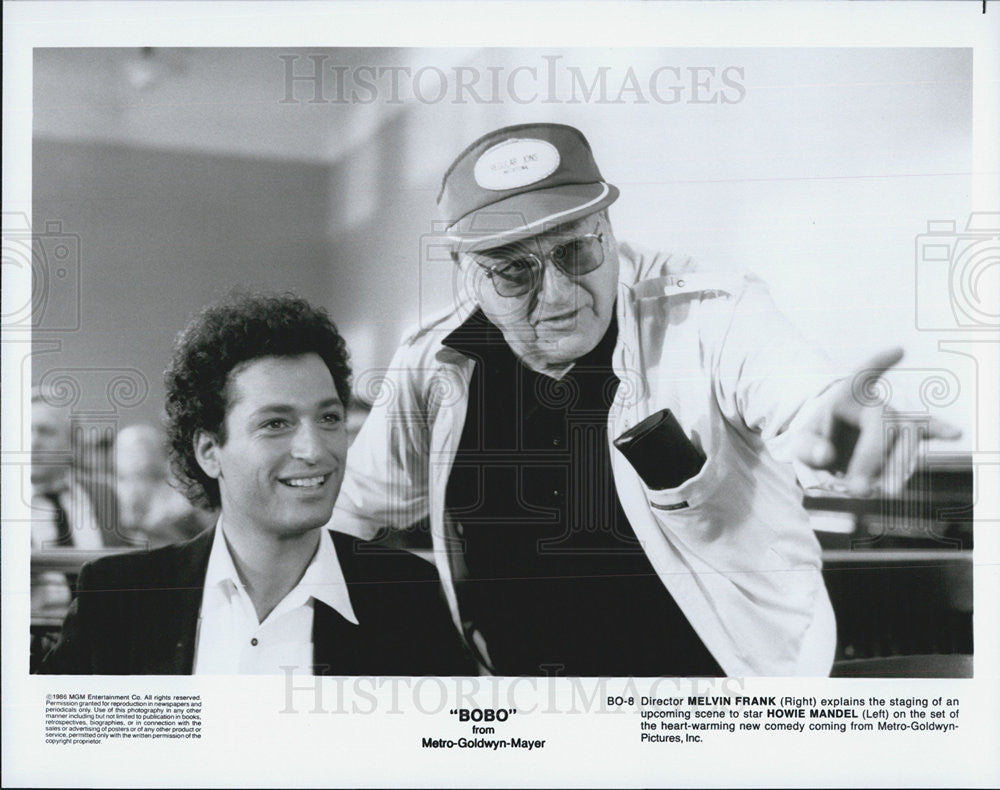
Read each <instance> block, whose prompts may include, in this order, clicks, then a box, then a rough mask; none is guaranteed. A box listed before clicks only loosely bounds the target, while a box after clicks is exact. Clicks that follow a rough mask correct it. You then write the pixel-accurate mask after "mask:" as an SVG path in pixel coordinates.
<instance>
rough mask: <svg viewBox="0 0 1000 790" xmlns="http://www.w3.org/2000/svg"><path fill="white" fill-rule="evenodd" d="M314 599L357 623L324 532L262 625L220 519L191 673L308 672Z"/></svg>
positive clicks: (311, 645)
mask: <svg viewBox="0 0 1000 790" xmlns="http://www.w3.org/2000/svg"><path fill="white" fill-rule="evenodd" d="M315 601H322V602H323V603H325V604H326V605H327V606H330V607H331V608H333V609H334V610H336V611H337V612H339V613H340V614H341V616H343V617H344V618H345V619H346V620H349V621H350V622H352V623H354V624H355V625H357V623H358V619H357V617H355V615H354V609H353V608H352V607H351V599H350V596H349V595H348V592H347V584H346V582H345V580H344V574H343V571H342V570H341V568H340V562H339V561H338V559H337V551H336V549H335V548H334V546H333V541H332V540H331V539H330V536H329V535H328V534H327V532H326V530H325V529H324V530H323V531H322V533H321V535H320V541H319V548H318V549H317V550H316V553H315V554H314V555H313V558H312V560H310V562H309V565H308V566H307V567H306V570H305V573H304V574H303V575H302V578H301V579H300V580H299V583H298V584H296V585H295V587H293V588H292V589H291V591H289V593H288V595H286V596H285V597H284V598H283V599H282V600H281V601H280V602H279V603H278V605H277V606H275V607H274V609H273V610H272V611H271V612H270V614H268V615H267V617H265V618H264V621H263V622H258V620H257V612H256V610H255V609H254V605H253V602H252V601H251V600H250V596H249V595H248V594H247V591H246V588H245V587H244V585H243V583H242V582H241V581H240V577H239V574H238V573H237V572H236V566H235V564H234V563H233V558H232V555H231V554H230V552H229V546H228V544H227V543H226V540H225V537H224V529H223V523H222V519H221V518H220V519H219V524H218V526H217V527H216V530H215V537H214V539H213V542H212V549H211V553H210V554H209V558H208V570H207V572H206V574H205V589H204V592H203V593H202V599H201V611H200V613H199V616H198V635H197V638H196V644H195V654H194V674H196V675H210V674H216V675H218V674H225V675H272V674H283V673H284V672H285V670H284V669H282V667H295V671H296V672H297V673H299V674H303V673H305V672H308V673H311V671H312V664H313V641H312V631H313V606H314V602H315Z"/></svg>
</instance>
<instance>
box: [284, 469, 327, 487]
mask: <svg viewBox="0 0 1000 790" xmlns="http://www.w3.org/2000/svg"><path fill="white" fill-rule="evenodd" d="M330 474H331V473H329V472H328V473H327V474H325V475H313V476H312V477H279V478H278V482H279V483H281V484H282V485H285V486H288V487H289V488H307V489H308V488H319V487H320V486H321V485H323V484H324V483H325V482H326V481H327V480H329V479H330Z"/></svg>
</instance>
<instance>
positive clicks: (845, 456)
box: [830, 417, 861, 474]
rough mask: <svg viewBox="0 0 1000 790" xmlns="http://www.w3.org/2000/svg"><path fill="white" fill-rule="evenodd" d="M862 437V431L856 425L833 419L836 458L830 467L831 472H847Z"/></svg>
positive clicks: (839, 418) (837, 418) (838, 418)
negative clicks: (859, 438)
mask: <svg viewBox="0 0 1000 790" xmlns="http://www.w3.org/2000/svg"><path fill="white" fill-rule="evenodd" d="M860 435H861V431H860V430H859V429H858V428H857V427H855V426H854V425H851V424H850V423H849V422H846V421H845V420H844V419H843V418H841V417H834V418H833V435H832V439H833V449H834V451H835V457H834V459H833V464H831V466H830V471H832V472H840V473H841V474H845V473H846V472H847V465H848V464H849V463H850V462H851V456H853V455H854V448H855V446H856V445H857V443H858V437H859V436H860Z"/></svg>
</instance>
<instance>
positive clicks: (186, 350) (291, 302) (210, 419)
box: [163, 293, 351, 508]
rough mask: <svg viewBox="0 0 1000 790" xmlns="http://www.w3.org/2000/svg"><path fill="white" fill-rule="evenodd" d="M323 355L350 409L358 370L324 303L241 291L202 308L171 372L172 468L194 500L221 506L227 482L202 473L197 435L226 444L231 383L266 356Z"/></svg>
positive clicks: (179, 342) (178, 344)
mask: <svg viewBox="0 0 1000 790" xmlns="http://www.w3.org/2000/svg"><path fill="white" fill-rule="evenodd" d="M302 354H318V355H319V356H320V358H322V360H323V362H324V363H326V366H327V368H328V369H329V370H330V374H331V375H332V376H333V383H334V386H335V387H336V388H337V395H338V396H339V397H340V400H341V402H342V403H343V404H344V407H345V408H346V407H347V405H348V403H349V399H350V394H351V368H350V362H349V358H348V354H347V347H346V345H345V343H344V339H343V338H342V337H341V336H340V334H339V333H338V332H337V327H336V326H335V325H334V323H333V322H332V321H331V320H330V316H329V315H328V314H327V312H326V311H325V310H323V309H322V308H317V307H313V306H312V305H310V304H309V303H308V302H306V301H305V300H304V299H300V298H299V297H297V296H295V295H294V294H290V293H284V294H246V293H235V294H233V295H231V296H230V297H228V298H227V299H225V300H223V301H221V302H217V303H215V304H212V305H209V306H208V307H206V308H205V309H203V310H202V311H201V312H200V313H198V314H197V315H196V316H195V317H194V318H193V319H192V320H191V322H190V323H189V324H188V326H187V328H186V329H184V331H182V332H181V333H180V334H179V335H178V336H177V339H176V341H175V343H174V351H173V357H172V359H171V362H170V367H169V368H167V370H166V372H165V373H164V374H163V382H164V385H165V387H166V390H167V404H166V409H167V419H166V427H167V439H168V442H169V447H170V465H171V467H172V468H173V471H174V474H175V475H176V476H177V480H178V482H179V483H180V486H181V488H182V490H183V492H184V493H185V495H186V496H187V498H188V499H189V500H191V502H192V503H193V504H195V505H199V506H201V507H205V508H217V507H218V506H219V504H220V499H219V484H218V482H217V481H215V480H214V479H212V478H211V477H209V476H208V475H206V474H205V473H204V471H202V468H201V466H199V465H198V461H197V459H196V458H195V454H194V438H195V436H196V434H197V433H198V432H199V431H206V432H208V433H210V434H212V435H213V436H215V437H216V438H217V439H218V440H219V442H222V443H224V442H225V441H226V421H225V418H226V409H227V406H228V404H227V384H228V383H229V377H230V374H231V373H232V371H233V370H234V369H235V368H236V367H237V366H239V365H242V364H243V363H245V362H249V361H251V360H254V359H258V358H259V357H270V356H275V357H297V356H301V355H302Z"/></svg>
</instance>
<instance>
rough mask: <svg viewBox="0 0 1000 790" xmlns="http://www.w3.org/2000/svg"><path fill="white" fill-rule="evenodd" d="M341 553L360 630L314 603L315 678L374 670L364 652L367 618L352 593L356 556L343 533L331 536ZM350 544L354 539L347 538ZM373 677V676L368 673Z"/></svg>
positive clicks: (320, 603)
mask: <svg viewBox="0 0 1000 790" xmlns="http://www.w3.org/2000/svg"><path fill="white" fill-rule="evenodd" d="M327 535H328V536H329V538H330V539H331V540H333V545H334V548H335V549H336V551H337V561H338V562H339V563H340V569H341V571H342V572H343V574H344V580H345V581H346V582H347V583H348V588H347V590H348V595H349V596H350V598H351V606H352V607H353V609H354V613H355V615H357V617H358V620H359V622H360V623H361V625H360V626H357V625H355V624H354V623H352V622H350V621H349V620H347V619H345V618H344V617H343V616H342V615H341V614H340V613H339V612H338V611H337V610H336V609H334V608H332V607H330V606H327V605H326V604H325V603H323V602H322V601H317V600H315V599H314V600H313V665H314V667H315V668H314V670H313V674H315V675H359V674H366V670H365V669H364V668H365V667H369V668H370V660H369V656H368V655H367V653H366V651H365V650H364V647H365V644H366V642H367V640H366V639H363V638H362V633H363V632H364V623H365V620H364V616H363V615H362V613H361V612H360V611H359V607H358V603H359V602H358V600H357V595H355V594H354V592H353V591H352V590H351V587H350V582H351V581H352V580H353V576H354V574H353V565H352V554H351V550H350V548H349V546H350V545H351V544H350V543H349V542H347V543H345V541H344V540H340V539H339V538H340V537H341V535H340V533H337V532H328V533H327ZM343 537H344V538H346V540H347V541H350V538H348V537H347V536H343ZM367 674H370V673H367Z"/></svg>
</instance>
